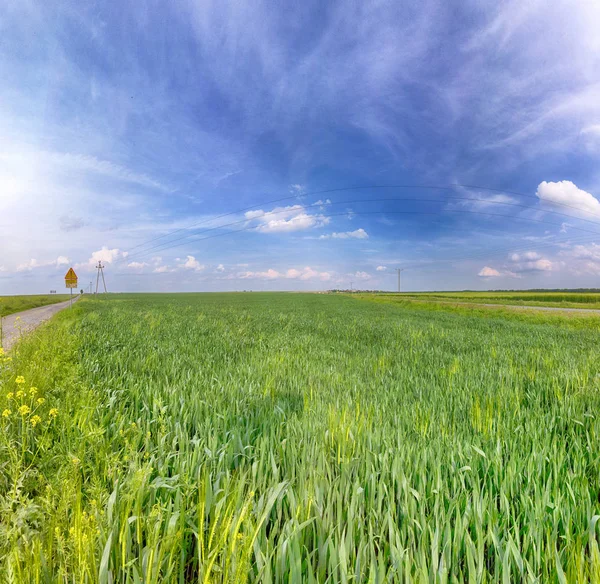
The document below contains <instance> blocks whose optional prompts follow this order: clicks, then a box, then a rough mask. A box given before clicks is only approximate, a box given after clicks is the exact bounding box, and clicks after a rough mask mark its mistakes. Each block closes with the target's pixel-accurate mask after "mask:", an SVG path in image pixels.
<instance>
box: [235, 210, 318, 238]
mask: <svg viewBox="0 0 600 584" xmlns="http://www.w3.org/2000/svg"><path fill="white" fill-rule="evenodd" d="M245 217H246V219H248V220H249V221H257V222H258V226H257V227H256V231H260V232H261V233H289V232H292V231H302V230H304V229H311V228H313V227H323V226H324V225H327V224H328V223H329V218H328V217H325V216H324V215H321V214H311V213H308V212H307V211H306V209H305V207H304V206H303V205H290V206H288V207H275V208H274V209H273V210H272V211H268V212H266V211H263V210H262V209H258V210H255V211H247V212H246V213H245Z"/></svg>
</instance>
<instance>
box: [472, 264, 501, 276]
mask: <svg viewBox="0 0 600 584" xmlns="http://www.w3.org/2000/svg"><path fill="white" fill-rule="evenodd" d="M477 275H478V276H479V277H481V278H498V277H500V276H502V274H501V273H500V272H499V271H498V270H496V269H494V268H490V266H484V267H483V268H481V270H479V273H478V274H477Z"/></svg>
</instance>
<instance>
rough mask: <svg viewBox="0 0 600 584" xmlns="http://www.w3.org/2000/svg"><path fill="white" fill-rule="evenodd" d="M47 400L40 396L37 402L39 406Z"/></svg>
mask: <svg viewBox="0 0 600 584" xmlns="http://www.w3.org/2000/svg"><path fill="white" fill-rule="evenodd" d="M45 401H46V400H45V399H44V398H43V397H38V399H37V401H36V402H35V403H36V404H37V405H38V406H41V405H42V404H43V403H44V402H45Z"/></svg>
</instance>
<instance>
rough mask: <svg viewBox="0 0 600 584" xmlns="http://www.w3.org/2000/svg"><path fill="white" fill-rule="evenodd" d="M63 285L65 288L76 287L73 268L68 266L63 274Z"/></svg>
mask: <svg viewBox="0 0 600 584" xmlns="http://www.w3.org/2000/svg"><path fill="white" fill-rule="evenodd" d="M65 286H66V287H67V288H77V274H76V273H75V270H74V269H73V268H69V271H68V272H67V273H66V275H65Z"/></svg>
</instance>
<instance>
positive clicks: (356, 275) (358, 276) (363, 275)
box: [352, 272, 371, 280]
mask: <svg viewBox="0 0 600 584" xmlns="http://www.w3.org/2000/svg"><path fill="white" fill-rule="evenodd" d="M352 277H353V278H356V279H358V280H370V279H371V274H369V273H367V272H355V273H354V274H352Z"/></svg>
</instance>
